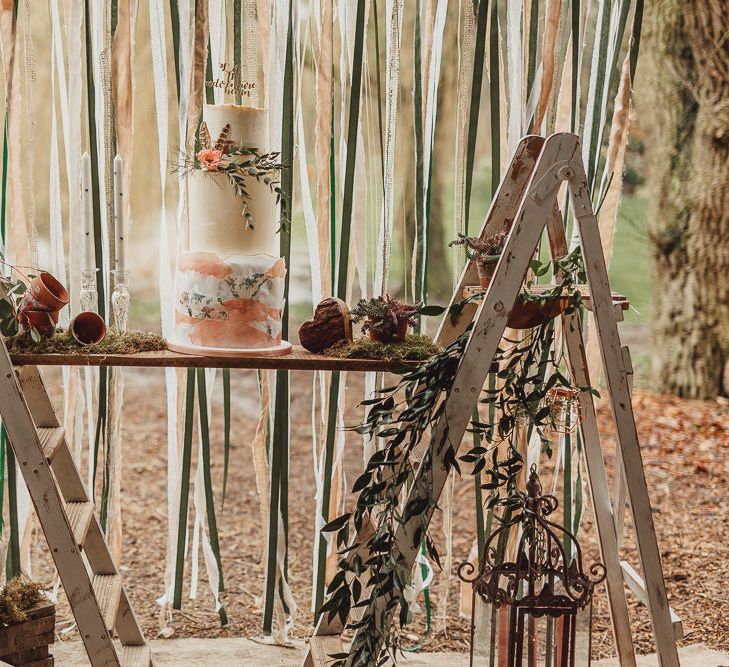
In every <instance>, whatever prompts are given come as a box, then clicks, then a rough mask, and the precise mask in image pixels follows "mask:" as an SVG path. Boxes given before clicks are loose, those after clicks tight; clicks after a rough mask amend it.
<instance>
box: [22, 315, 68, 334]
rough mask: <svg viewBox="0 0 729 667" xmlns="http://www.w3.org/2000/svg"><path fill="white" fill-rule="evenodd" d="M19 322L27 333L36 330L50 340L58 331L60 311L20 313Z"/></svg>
mask: <svg viewBox="0 0 729 667" xmlns="http://www.w3.org/2000/svg"><path fill="white" fill-rule="evenodd" d="M18 320H19V321H20V325H21V326H22V327H23V329H24V330H25V331H30V330H31V329H35V330H36V331H37V332H38V333H39V334H40V335H41V336H44V337H46V338H50V337H51V336H52V335H53V333H54V332H55V330H56V322H58V311H57V310H55V311H48V310H24V311H21V312H20V313H19V315H18Z"/></svg>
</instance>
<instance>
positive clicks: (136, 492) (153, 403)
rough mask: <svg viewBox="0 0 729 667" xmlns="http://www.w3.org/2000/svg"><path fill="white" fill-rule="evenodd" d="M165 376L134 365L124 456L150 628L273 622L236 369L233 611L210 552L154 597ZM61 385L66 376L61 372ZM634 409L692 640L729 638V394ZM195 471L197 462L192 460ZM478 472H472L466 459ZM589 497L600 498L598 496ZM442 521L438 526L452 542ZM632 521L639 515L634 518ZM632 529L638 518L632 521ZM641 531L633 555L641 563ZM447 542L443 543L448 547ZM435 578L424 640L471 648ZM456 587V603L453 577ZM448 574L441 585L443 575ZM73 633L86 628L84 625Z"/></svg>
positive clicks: (657, 401)
mask: <svg viewBox="0 0 729 667" xmlns="http://www.w3.org/2000/svg"><path fill="white" fill-rule="evenodd" d="M312 377H313V376H312V374H311V373H308V372H302V373H297V374H294V375H293V377H292V407H291V415H292V428H291V433H292V441H291V456H290V479H289V522H290V551H289V572H290V580H291V586H292V590H293V594H294V597H295V600H296V603H297V605H298V614H297V616H296V622H295V625H294V627H293V630H292V632H291V635H292V636H293V637H296V638H305V637H306V636H307V633H309V632H310V628H311V622H312V613H311V564H312V555H311V554H312V545H313V540H314V525H313V517H314V506H315V504H314V495H315V483H314V473H313V465H312V446H311V403H310V396H311V393H312ZM163 378H164V375H163V374H162V373H161V372H159V371H157V370H140V369H131V370H128V371H126V389H125V411H124V424H123V443H124V450H123V452H124V453H123V455H124V464H123V478H122V479H123V482H122V493H123V498H124V504H123V525H124V534H123V554H122V562H121V569H122V572H123V574H124V576H125V578H126V582H127V586H128V590H129V592H130V595H131V598H132V601H133V604H134V606H135V609H136V612H137V615H138V616H139V618H140V619H141V622H142V624H143V626H144V629H145V631H146V633H147V634H148V636H150V637H155V636H157V635H158V633H159V632H160V630H161V629H163V628H164V630H163V635H162V636H165V637H168V636H172V637H175V638H184V637H192V636H196V637H256V636H260V635H261V595H262V591H263V587H264V568H263V563H262V554H263V550H264V540H263V535H264V532H263V530H262V529H261V521H260V513H259V498H258V493H257V490H256V479H255V474H254V470H253V466H252V465H251V461H252V459H251V452H250V442H251V440H252V434H253V432H254V429H255V424H256V420H257V416H258V396H257V385H256V376H255V373H253V372H248V371H237V372H235V371H234V372H233V373H232V378H233V442H232V451H231V465H230V477H229V480H228V491H227V497H226V500H225V508H224V511H223V512H220V511H219V512H218V525H219V529H220V542H221V552H222V564H223V572H224V576H225V585H226V586H225V587H226V590H225V593H223V594H222V600H223V602H224V604H225V608H226V611H227V615H228V618H229V623H228V625H226V626H225V627H222V628H221V627H220V625H219V619H218V615H217V614H216V613H215V611H214V609H213V602H212V598H211V595H210V592H209V589H208V586H207V582H206V573H205V568H204V565H203V561H202V557H200V563H199V566H200V567H199V569H200V581H199V585H198V590H197V599H195V600H190V599H189V598H188V594H189V574H190V570H189V561H188V565H187V568H188V569H187V570H186V572H185V581H186V584H185V591H184V592H185V595H184V598H183V601H184V603H183V608H182V610H180V611H174V612H172V616H171V619H170V618H165V617H164V615H161V614H160V607H159V606H158V604H157V603H156V602H155V600H156V599H157V598H158V597H159V596H160V595H161V594H162V593H163V589H164V583H163V582H164V561H165V548H166V547H165V545H166V532H167V479H166V470H167V465H166V459H167V454H166V452H167V443H166V429H165V424H166V416H165V412H166V410H165V398H164V381H163ZM346 382H347V385H348V390H349V394H348V395H349V396H350V397H352V398H351V401H350V407H349V408H348V410H347V413H346V415H345V423H347V424H355V423H357V421H358V419H359V414H360V412H359V409H358V408H357V405H356V402H357V399H356V398H355V397H357V396H362V390H363V387H362V377H361V376H360V375H357V374H352V373H350V374H349V375H348V376H347V379H346ZM51 385H52V386H53V385H55V386H57V380H55V381H53V382H51ZM220 394H221V392H220V387H219V386H218V387H216V400H215V401H214V403H213V424H214V426H217V428H214V429H213V436H212V437H213V439H212V450H213V455H212V472H213V484H214V489H215V490H216V493H217V494H218V495H217V497H216V506H218V507H219V505H220V495H219V494H220V489H221V488H222V470H223V465H222V463H223V456H222V435H221V433H222V419H223V415H222V405H221V401H220ZM635 410H636V416H637V421H638V430H639V434H640V439H641V443H642V451H643V458H644V463H645V468H646V476H647V480H648V486H649V489H650V493H651V501H652V505H653V511H654V519H655V522H656V530H657V533H658V538H659V542H660V546H661V553H662V556H663V564H664V571H665V576H666V581H667V585H668V592H669V597H670V601H671V604H672V606H673V607H674V609H675V610H676V612H677V613H678V614H679V616H680V617H681V618H682V620H683V625H684V630H685V633H686V639H685V643H686V644H691V643H696V642H704V643H705V644H706V645H707V646H709V647H712V648H715V649H722V650H727V649H729V601H728V600H727V596H726V570H725V563H726V562H727V560H728V559H729V513H727V512H726V503H727V498H726V494H727V487H726V480H727V476H728V475H729V405H727V402H725V401H706V402H698V401H684V400H678V399H675V398H669V397H662V396H654V395H649V394H647V393H643V392H641V391H637V392H636V396H635ZM600 425H601V430H602V431H603V433H604V434H605V436H606V437H605V448H604V449H605V453H606V459H607V467H608V474H609V476H610V478H611V479H612V474H613V461H614V456H613V451H614V440H613V425H612V419H611V417H610V413H609V411H608V410H607V409H601V410H600ZM344 462H345V468H346V471H347V480H348V482H347V483H348V485H351V483H352V481H353V480H354V479H355V477H356V475H357V474H358V471H359V470H361V466H362V445H361V440H360V439H359V437H358V436H356V435H355V434H348V435H347V443H346V447H345V450H344ZM193 471H194V468H193ZM464 473H465V471H464ZM473 488H474V484H473V478H472V477H470V476H469V475H468V474H464V476H463V477H462V478H460V479H456V481H455V486H454V493H453V509H454V515H453V527H454V530H453V546H452V554H453V562H452V567H453V568H455V566H456V565H457V564H458V563H460V562H461V561H463V560H464V559H465V558H467V557H468V555H469V552H470V551H471V548H472V544H473V538H474V528H473V527H474V504H475V503H474V491H473ZM587 505H588V506H589V503H587ZM441 525H442V523H441V522H440V520H439V521H437V522H436V525H435V527H434V536H435V538H436V541H438V542H439V543H440V544H441V545H442V544H443V533H442V531H441ZM628 525H629V521H628ZM627 532H629V531H626V533H627ZM580 537H581V540H582V541H583V543H584V544H585V545H586V547H587V557H586V558H587V561H588V562H590V561H591V560H592V559H594V558H597V556H598V552H597V550H596V547H595V532H594V527H593V524H592V518H591V512H590V511H589V509H588V511H587V514H586V517H585V522H584V524H583V532H582V533H581V535H580ZM633 544H634V542H633V540H631V539H627V540H626V546H625V548H624V554H623V556H624V557H626V558H627V559H628V560H630V561H631V562H633V563H637V562H638V561H637V553H636V550H635V548H634V546H633ZM440 551H441V554H442V553H443V552H444V548H443V547H442V546H441V548H440ZM33 553H34V572H33V574H34V575H35V577H36V578H39V579H40V580H41V581H44V582H45V583H47V584H51V582H52V580H53V575H52V568H51V566H50V558H49V555H48V552H47V548H46V545H45V542H44V540H43V539H42V537H41V536H40V535H38V536H37V538H36V539H34V541H33ZM437 581H438V582H440V583H436V586H435V590H434V591H433V596H432V597H433V630H432V632H431V636H430V639H429V640H428V641H427V642H426V643H425V645H424V647H423V649H422V650H424V651H429V650H438V651H448V650H452V651H463V650H466V649H467V645H468V625H469V621H468V620H467V619H464V618H461V617H460V615H459V585H458V580H457V578H456V577H455V576H451V577H450V578H446V577H445V576H443V575H441V576H439V577H438V578H437ZM445 583H447V588H448V591H449V596H448V601H447V603H446V604H445V605H443V604H442V603H441V600H442V599H443V588H442V587H443V586H445ZM439 586H440V588H439ZM630 610H631V617H632V625H633V627H634V629H635V631H636V636H637V641H636V646H637V649H638V651H640V652H650V651H652V650H653V643H652V639H651V632H650V623H649V618H648V615H647V612H646V610H645V609H644V608H642V607H641V606H640V605H639V604H638V603H637V601H636V600H635V599H634V598H632V596H631V597H630ZM58 618H59V623H58V626H57V627H58V628H60V629H62V628H64V627H69V626H71V625H72V623H71V615H70V613H69V609H68V607H67V605H66V602H65V599H64V596H63V593H61V594H60V596H59V616H58ZM593 627H594V638H593V651H594V655H595V657H606V656H609V655H611V654H612V651H613V649H612V640H611V632H610V622H609V616H608V612H607V602H606V596H605V589H604V587H600V589H599V592H598V594H597V595H596V602H595V609H594V621H593ZM424 629H425V624H424V615H423V614H421V615H419V616H417V617H416V620H415V622H414V623H413V624H412V625H411V626H408V628H407V631H406V632H407V634H408V635H410V637H411V640H412V641H413V642H414V643H415V642H417V641H419V640H420V639H422V637H423V634H424ZM62 638H68V639H73V638H77V633H76V632H75V631H70V632H68V633H67V634H63V633H62Z"/></svg>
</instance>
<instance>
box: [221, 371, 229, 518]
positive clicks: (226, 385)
mask: <svg viewBox="0 0 729 667" xmlns="http://www.w3.org/2000/svg"><path fill="white" fill-rule="evenodd" d="M230 412H231V411H230V368H224V369H223V495H222V498H221V500H220V513H221V514H222V513H223V509H224V508H225V491H226V489H227V488H228V466H229V464H230V421H231V417H230Z"/></svg>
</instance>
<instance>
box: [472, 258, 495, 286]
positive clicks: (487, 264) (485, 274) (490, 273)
mask: <svg viewBox="0 0 729 667" xmlns="http://www.w3.org/2000/svg"><path fill="white" fill-rule="evenodd" d="M498 263H499V255H490V256H489V257H488V259H487V260H485V261H483V262H476V268H477V269H478V282H479V283H480V284H481V287H488V286H489V285H490V284H491V279H492V278H493V277H494V273H495V272H496V265H497V264H498Z"/></svg>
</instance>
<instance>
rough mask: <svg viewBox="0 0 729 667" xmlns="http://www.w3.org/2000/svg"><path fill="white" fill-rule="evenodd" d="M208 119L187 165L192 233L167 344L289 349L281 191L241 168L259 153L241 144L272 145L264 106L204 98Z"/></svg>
mask: <svg viewBox="0 0 729 667" xmlns="http://www.w3.org/2000/svg"><path fill="white" fill-rule="evenodd" d="M203 121H204V122H203V124H202V125H201V131H200V142H201V145H202V147H203V148H202V149H201V150H200V151H199V152H198V154H197V156H196V158H197V160H196V162H195V167H194V168H193V169H191V170H190V172H189V180H188V187H189V233H188V239H187V243H186V244H185V249H184V250H183V251H182V252H181V254H180V256H179V259H178V266H177V276H176V289H175V292H176V300H175V328H174V333H173V336H172V339H171V340H170V342H169V347H170V349H173V350H177V351H180V352H191V353H196V354H207V355H216V354H217V355H225V356H228V355H229V356H236V355H243V356H245V355H246V354H255V355H259V354H285V353H287V352H289V351H290V349H291V345H290V344H289V343H287V342H286V341H282V340H281V313H282V311H283V307H284V278H285V276H286V263H285V261H284V259H283V258H281V257H278V256H277V255H276V251H277V247H278V235H277V231H278V217H277V208H276V194H275V193H274V192H273V191H272V187H271V185H270V184H267V183H265V182H263V180H262V179H261V180H258V179H256V178H255V177H254V176H252V175H250V174H249V173H247V172H246V171H245V169H244V168H241V165H244V164H249V163H250V162H251V160H253V159H255V156H252V155H246V154H245V151H241V149H250V148H253V149H256V154H257V155H258V156H260V155H261V154H265V153H267V151H268V131H267V114H266V110H265V109H254V108H250V107H242V106H237V105H232V104H224V105H206V106H205V107H204V110H203ZM241 152H243V153H244V154H243V155H241ZM269 162H270V161H269ZM236 179H237V180H236Z"/></svg>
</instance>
